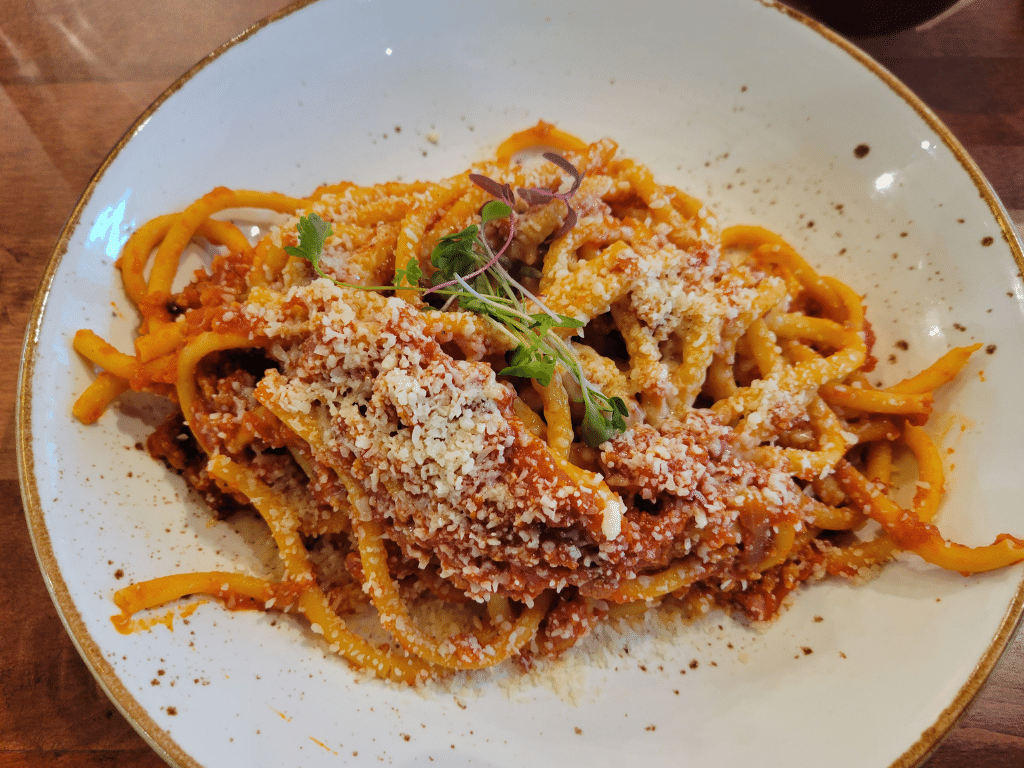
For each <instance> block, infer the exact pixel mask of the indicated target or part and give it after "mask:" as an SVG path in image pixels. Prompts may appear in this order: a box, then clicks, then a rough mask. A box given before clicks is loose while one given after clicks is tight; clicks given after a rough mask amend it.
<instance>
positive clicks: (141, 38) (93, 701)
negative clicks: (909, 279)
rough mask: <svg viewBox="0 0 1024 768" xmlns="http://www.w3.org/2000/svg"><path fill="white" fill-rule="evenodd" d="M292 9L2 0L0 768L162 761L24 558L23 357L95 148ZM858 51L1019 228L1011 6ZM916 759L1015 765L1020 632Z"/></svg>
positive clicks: (1021, 153) (1023, 688) (219, 2)
mask: <svg viewBox="0 0 1024 768" xmlns="http://www.w3.org/2000/svg"><path fill="white" fill-rule="evenodd" d="M751 1H752V2H753V1H754V0H751ZM837 1H838V0H837ZM287 4H288V3H287V2H285V1H284V0H202V1H201V2H197V0H161V2H159V3H156V2H137V0H0V418H2V422H0V428H2V439H0V768H8V767H9V766H28V767H29V768H58V767H61V768H63V767H65V766H83V767H85V768H92V767H94V766H114V765H116V766H119V767H120V768H143V767H149V768H156V767H157V766H162V765H164V763H163V762H162V760H161V759H160V758H159V757H158V756H157V755H156V753H155V752H153V751H152V749H151V748H150V747H149V746H148V745H147V744H146V743H145V742H144V741H143V740H142V738H141V737H139V736H138V735H137V734H136V733H135V732H134V731H133V730H132V728H131V726H129V725H128V724H127V723H126V722H125V720H124V718H123V717H121V715H120V714H119V713H118V712H117V710H116V709H115V708H114V707H113V705H112V704H111V703H110V702H109V701H108V700H107V698H106V696H105V695H104V694H103V692H102V691H101V690H100V688H99V687H98V685H97V684H96V683H95V682H94V681H93V679H92V677H91V676H90V674H89V672H88V671H87V670H86V667H85V665H84V664H83V662H82V661H81V659H80V658H79V656H78V654H77V652H76V651H75V648H74V646H73V645H72V643H71V640H70V639H69V638H68V636H67V634H66V633H65V632H64V628H63V626H62V625H61V622H60V619H59V618H58V616H57V613H56V611H55V610H54V609H53V607H52V605H51V603H50V599H49V597H48V595H47V592H46V587H45V585H44V583H43V579H42V577H41V575H40V573H39V570H38V568H37V566H36V561H35V557H34V555H33V552H32V545H31V542H30V540H29V535H28V530H27V527H26V524H25V518H24V513H23V510H22V506H21V503H20V491H19V486H18V477H17V463H16V456H15V413H14V409H15V389H16V385H17V371H18V361H19V359H20V354H21V346H22V341H23V335H24V332H25V325H26V323H27V320H28V314H29V310H30V307H31V303H32V298H33V295H34V294H35V291H36V287H37V285H38V282H39V279H40V276H41V275H42V272H43V268H44V266H45V264H46V260H47V257H48V256H49V253H50V251H51V249H52V248H53V245H54V243H55V241H56V240H57V237H58V235H59V233H60V231H61V228H62V226H63V224H64V221H65V219H66V218H67V216H68V214H69V213H70V212H71V210H72V207H73V206H74V204H75V202H76V200H77V199H78V197H79V195H80V194H81V193H82V191H83V189H84V188H85V186H86V184H87V183H88V181H89V178H90V177H91V175H92V174H93V172H94V171H95V169H96V168H97V166H98V165H99V164H100V163H101V162H102V160H103V158H104V156H105V155H106V154H107V152H108V151H109V150H110V149H111V147H112V146H113V145H114V144H115V143H116V142H117V140H118V139H119V138H120V137H121V135H122V134H123V133H124V131H125V130H126V129H127V128H128V127H129V126H130V125H131V123H132V122H133V120H134V119H135V118H136V117H137V116H138V114H139V113H140V112H141V111H143V110H144V109H145V108H146V106H147V105H148V104H149V103H150V102H151V101H152V100H153V99H154V98H156V97H157V96H158V95H159V94H160V93H161V92H162V91H163V90H164V89H165V88H166V87H167V86H168V85H169V84H170V83H172V82H173V81H174V80H175V79H176V78H177V77H178V76H179V75H181V74H182V73H183V72H184V71H185V70H187V69H188V68H189V67H190V66H192V65H193V64H194V63H195V62H197V61H198V60H199V59H201V58H202V57H203V56H204V55H206V54H207V53H208V52H209V51H211V50H212V49H214V48H216V47H217V46H219V45H220V44H222V43H224V42H225V41H227V40H229V39H231V38H232V37H233V36H235V35H237V34H238V33H240V32H242V31H243V30H245V29H246V28H247V27H248V26H249V25H251V24H252V23H254V22H256V21H258V20H259V19H261V18H263V17H264V16H266V15H268V14H271V13H273V12H275V11H277V10H279V9H280V8H282V7H284V6H286V5H287ZM855 42H856V43H858V44H859V45H860V46H861V47H863V48H864V49H865V50H867V51H868V53H870V54H871V55H872V56H874V57H875V58H876V59H878V60H879V61H880V62H881V63H882V64H883V65H885V66H886V67H888V68H889V69H890V70H891V71H892V72H894V73H895V74H896V75H897V76H898V77H899V78H901V79H902V80H903V81H904V82H906V83H907V85H908V86H909V87H910V88H911V89H912V90H914V91H915V92H916V93H917V94H918V95H919V96H920V97H921V98H922V99H923V100H924V101H925V102H926V103H927V104H928V105H929V106H930V107H931V108H932V109H933V110H935V111H936V112H937V113H938V115H939V116H940V117H941V118H942V119H943V120H944V121H945V122H946V124H947V125H948V126H949V127H950V129H951V130H952V132H953V133H954V134H955V135H956V136H957V137H958V138H959V139H960V141H961V142H962V143H963V144H964V145H965V146H966V148H967V150H968V151H969V152H970V154H971V155H972V156H973V157H974V158H975V160H976V161H977V162H978V164H979V165H980V166H981V168H982V170H983V171H984V173H985V174H986V175H987V176H988V179H989V180H990V181H991V183H992V185H993V187H994V188H995V190H996V192H997V193H998V194H999V195H1000V196H1001V198H1002V200H1003V202H1004V204H1005V205H1006V207H1007V208H1008V209H1009V210H1010V213H1011V217H1012V218H1013V219H1014V221H1015V222H1016V224H1017V225H1018V227H1020V226H1021V225H1022V224H1024V4H1022V2H1021V0H975V2H973V3H970V4H968V5H967V6H966V7H964V8H963V9H962V10H959V11H958V12H957V13H955V14H953V15H951V16H949V17H947V18H945V19H943V20H941V21H940V22H939V23H937V24H935V25H934V26H931V27H929V28H927V29H919V30H916V31H915V30H910V31H905V32H901V33H898V34H890V35H887V36H876V37H870V38H859V39H857V40H855ZM1022 528H1024V514H1022ZM823 760H824V759H823ZM823 765H827V760H825V761H824V762H823ZM924 765H925V766H927V768H953V767H954V766H957V767H959V766H974V767H976V768H1021V767H1022V766H1024V635H1022V634H1021V632H1019V631H1018V632H1017V634H1016V637H1015V639H1014V640H1013V641H1012V643H1011V644H1010V647H1009V649H1008V651H1007V653H1006V654H1005V655H1004V657H1003V659H1002V660H1001V661H1000V662H999V664H998V666H997V667H996V669H995V671H994V672H993V674H992V676H991V677H990V679H989V681H988V682H987V684H986V685H985V687H984V688H983V689H982V691H981V693H980V694H979V695H978V697H977V698H976V699H975V701H974V702H973V704H972V705H971V706H970V708H969V709H968V710H967V712H966V714H965V715H964V717H963V718H962V719H961V721H960V722H959V723H958V724H957V725H956V726H955V727H954V729H953V730H952V731H951V733H950V734H949V736H948V737H947V738H946V739H945V741H944V742H943V743H942V744H941V745H940V746H939V747H938V748H937V750H936V751H935V752H934V753H933V754H932V756H931V757H930V758H929V759H928V761H927V762H926V763H925V764H924Z"/></svg>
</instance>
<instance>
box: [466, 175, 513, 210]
mask: <svg viewBox="0 0 1024 768" xmlns="http://www.w3.org/2000/svg"><path fill="white" fill-rule="evenodd" d="M469 180H470V181H472V182H473V183H474V184H476V185H477V186H478V187H480V189H482V190H483V191H484V192H486V193H487V194H489V195H491V196H492V197H496V198H498V199H499V200H501V201H503V202H505V203H508V205H509V207H510V208H511V207H512V206H514V205H515V204H516V199H515V197H514V196H513V194H512V186H511V185H510V184H500V183H498V182H497V181H495V180H494V179H492V178H491V177H490V176H484V175H483V174H480V173H471V174H469Z"/></svg>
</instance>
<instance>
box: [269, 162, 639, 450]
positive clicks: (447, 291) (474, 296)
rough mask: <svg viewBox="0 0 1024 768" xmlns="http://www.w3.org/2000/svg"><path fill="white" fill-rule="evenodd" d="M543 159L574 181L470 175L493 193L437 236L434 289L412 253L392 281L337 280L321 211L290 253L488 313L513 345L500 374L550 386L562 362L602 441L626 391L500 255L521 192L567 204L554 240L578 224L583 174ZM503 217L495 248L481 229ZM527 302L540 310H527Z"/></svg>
mask: <svg viewBox="0 0 1024 768" xmlns="http://www.w3.org/2000/svg"><path fill="white" fill-rule="evenodd" d="M544 158H545V159H547V160H549V161H551V162H552V163H554V164H555V165H557V166H558V167H559V168H561V169H562V170H564V171H565V172H566V173H568V174H569V175H570V176H572V178H573V183H572V185H571V186H570V187H569V189H568V190H566V191H565V192H552V191H551V190H549V189H541V188H530V189H525V188H522V187H521V188H519V189H517V190H515V192H513V191H512V187H511V186H509V185H508V184H502V183H499V182H497V181H495V180H494V179H491V178H489V177H487V176H483V175H481V174H477V173H472V174H470V176H469V178H470V180H471V181H472V182H473V183H474V184H476V185H477V186H479V187H480V188H481V189H483V190H484V191H485V192H487V193H488V194H490V195H492V196H493V197H494V198H495V199H494V200H489V201H488V202H486V203H484V205H483V207H482V208H481V209H480V220H481V224H480V226H477V225H476V224H470V225H469V226H468V227H466V228H465V229H464V230H462V231H461V232H454V233H452V234H449V235H445V236H444V237H442V238H441V239H440V240H438V242H437V245H436V246H435V247H434V250H433V251H432V252H431V254H430V263H431V264H432V265H433V267H434V270H435V271H434V273H433V275H432V276H431V281H430V282H431V285H432V287H429V288H423V287H420V285H419V283H420V281H421V280H422V279H423V270H422V268H421V267H420V263H419V260H418V259H416V257H412V258H410V259H409V261H408V262H407V263H406V265H405V267H402V268H396V270H395V277H394V282H393V284H392V285H391V286H365V285H353V284H350V283H341V282H338V281H337V280H333V278H331V277H329V276H328V275H326V274H324V272H323V270H322V268H321V267H320V257H321V256H322V254H323V247H324V244H325V243H326V242H327V238H328V237H330V236H331V234H333V228H332V227H331V225H330V224H328V223H327V222H326V221H324V220H323V219H322V218H320V216H318V215H317V214H316V213H310V214H308V215H306V216H303V217H301V218H300V219H299V223H298V225H297V230H298V235H299V244H298V247H296V246H286V247H285V251H287V252H288V253H289V254H290V255H292V256H297V257H299V258H302V259H305V260H306V261H308V262H310V263H311V264H312V265H313V269H314V270H316V273H317V274H318V275H320V276H321V277H326V278H328V279H329V280H333V282H334V283H336V284H337V285H341V286H345V287H347V288H357V289H361V290H393V289H395V288H401V289H403V290H416V291H421V292H422V293H424V294H430V293H436V294H440V295H442V296H447V297H448V300H447V303H446V304H445V308H447V307H448V306H450V305H451V304H453V303H457V304H458V306H459V307H460V308H461V309H464V310H466V311H470V312H476V313H478V314H480V315H482V316H483V317H484V318H486V319H487V321H488V322H490V323H492V324H493V325H494V326H495V327H496V328H498V329H499V330H500V331H502V332H503V333H505V334H506V335H507V336H508V337H510V339H511V340H512V341H513V342H514V344H515V349H514V350H513V352H512V354H511V357H510V358H509V361H508V365H507V366H506V367H505V368H504V369H502V370H501V371H499V372H498V373H499V375H502V376H519V377H523V378H529V379H536V380H537V381H538V382H539V383H540V384H541V385H542V386H545V387H546V386H549V385H550V384H551V380H552V378H553V377H554V375H555V372H556V370H557V369H558V366H560V365H561V366H562V367H563V368H564V369H565V370H566V371H567V372H568V374H569V375H570V376H571V377H572V379H573V381H574V382H575V383H576V385H577V386H578V388H579V398H578V400H577V402H582V403H583V407H584V416H583V422H582V424H581V429H580V431H581V432H582V435H583V440H584V442H586V444H587V445H589V446H591V447H597V446H599V445H600V444H601V443H603V442H605V441H607V440H610V439H611V438H613V437H615V435H617V434H619V433H621V432H623V431H625V429H626V417H627V416H628V415H629V411H628V410H627V408H626V403H625V402H624V401H623V400H622V398H621V397H608V396H607V395H605V394H604V393H603V392H601V391H600V390H599V389H598V388H597V387H595V386H594V385H593V384H591V383H590V381H589V380H588V379H587V376H586V374H585V373H584V371H583V366H582V365H581V363H580V361H579V358H578V357H576V353H575V352H573V349H572V346H571V345H570V344H568V343H567V342H566V341H565V340H564V339H563V338H562V337H561V336H560V335H559V334H558V333H556V332H555V331H556V330H558V329H565V330H575V329H577V328H582V327H583V323H582V322H581V321H580V320H577V319H576V318H573V317H568V316H567V315H559V314H556V313H554V312H552V311H551V310H550V309H548V308H547V307H546V306H544V303H543V302H542V301H541V300H540V299H539V298H537V297H536V296H534V295H533V294H532V293H530V291H529V290H527V289H526V288H525V287H524V286H523V285H522V284H520V283H519V281H518V280H516V279H515V278H514V277H513V276H512V275H511V274H510V273H509V271H508V270H507V269H506V268H505V266H504V264H502V261H501V257H502V256H503V255H504V254H505V251H506V250H507V249H508V247H509V245H511V243H512V239H513V238H514V237H515V232H516V217H515V207H516V198H517V197H518V198H519V199H520V200H522V201H523V202H525V203H526V204H527V205H543V204H545V203H548V202H551V201H552V200H561V201H562V202H563V203H565V207H566V216H565V220H564V221H563V222H562V225H561V226H560V227H559V228H558V230H557V231H556V232H554V233H553V234H552V235H551V239H555V238H558V237H561V236H562V235H564V234H565V233H566V232H568V231H569V230H570V229H572V227H573V226H574V225H575V224H576V220H577V215H576V211H574V210H573V208H572V206H571V205H570V204H569V198H571V197H572V196H573V195H574V194H575V193H576V191H577V190H578V189H579V188H580V184H582V182H583V174H581V173H580V172H579V171H578V170H577V169H576V167H575V166H574V165H573V164H572V163H570V162H569V161H568V160H566V159H565V158H563V157H561V156H560V155H556V154H553V153H546V154H545V155H544ZM503 219H508V234H507V235H506V236H505V242H504V243H503V244H502V246H501V248H499V249H498V250H497V251H493V250H492V249H491V246H490V245H489V244H488V242H487V238H485V237H484V236H483V233H482V230H481V227H483V226H486V225H487V224H489V223H491V222H494V221H500V220H503ZM527 302H529V303H530V304H531V305H533V306H535V307H536V308H539V309H540V310H541V311H540V312H532V313H531V312H528V311H527V309H528V306H527Z"/></svg>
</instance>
